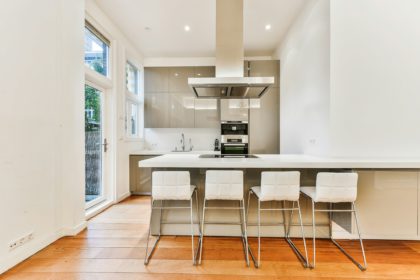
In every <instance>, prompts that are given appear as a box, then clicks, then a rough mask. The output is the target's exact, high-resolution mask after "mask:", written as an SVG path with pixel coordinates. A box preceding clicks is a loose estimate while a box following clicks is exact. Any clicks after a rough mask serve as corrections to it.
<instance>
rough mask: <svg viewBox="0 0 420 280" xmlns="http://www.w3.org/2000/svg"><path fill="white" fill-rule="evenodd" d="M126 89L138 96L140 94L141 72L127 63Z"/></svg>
mask: <svg viewBox="0 0 420 280" xmlns="http://www.w3.org/2000/svg"><path fill="white" fill-rule="evenodd" d="M126 78H127V80H126V87H127V90H128V92H131V93H132V94H135V95H138V94H139V71H138V70H137V68H136V67H135V66H134V65H133V64H131V63H130V62H127V64H126Z"/></svg>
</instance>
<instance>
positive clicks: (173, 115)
mask: <svg viewBox="0 0 420 280" xmlns="http://www.w3.org/2000/svg"><path fill="white" fill-rule="evenodd" d="M194 99H195V98H194V96H192V95H191V93H170V94H169V127H182V128H192V127H194Z"/></svg>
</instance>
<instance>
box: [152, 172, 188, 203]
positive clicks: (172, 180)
mask: <svg viewBox="0 0 420 280" xmlns="http://www.w3.org/2000/svg"><path fill="white" fill-rule="evenodd" d="M152 198H153V199H154V200H170V199H174V200H182V199H185V200H189V199H190V198H191V183H190V172H188V171H154V172H153V173H152Z"/></svg>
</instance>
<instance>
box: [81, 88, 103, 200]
mask: <svg viewBox="0 0 420 280" xmlns="http://www.w3.org/2000/svg"><path fill="white" fill-rule="evenodd" d="M103 104H104V102H103V92H102V91H101V90H99V89H97V88H95V87H93V86H90V85H85V174H86V177H85V201H86V208H89V207H92V206H93V205H95V204H97V203H99V202H101V201H103V200H104V198H105V196H104V182H103V181H104V180H103V178H104V172H103V170H104V152H106V145H107V143H106V139H105V138H104V120H103V116H104V112H103Z"/></svg>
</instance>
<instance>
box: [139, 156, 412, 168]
mask: <svg viewBox="0 0 420 280" xmlns="http://www.w3.org/2000/svg"><path fill="white" fill-rule="evenodd" d="M256 156H258V158H199V154H180V153H176V154H165V155H163V156H158V157H155V158H152V159H147V160H142V161H140V162H139V167H152V168H153V167H157V168H349V169H352V168H354V169H362V168H368V169H371V168H372V169H382V168H384V169H420V158H329V157H315V156H308V155H278V154H277V155H256Z"/></svg>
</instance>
